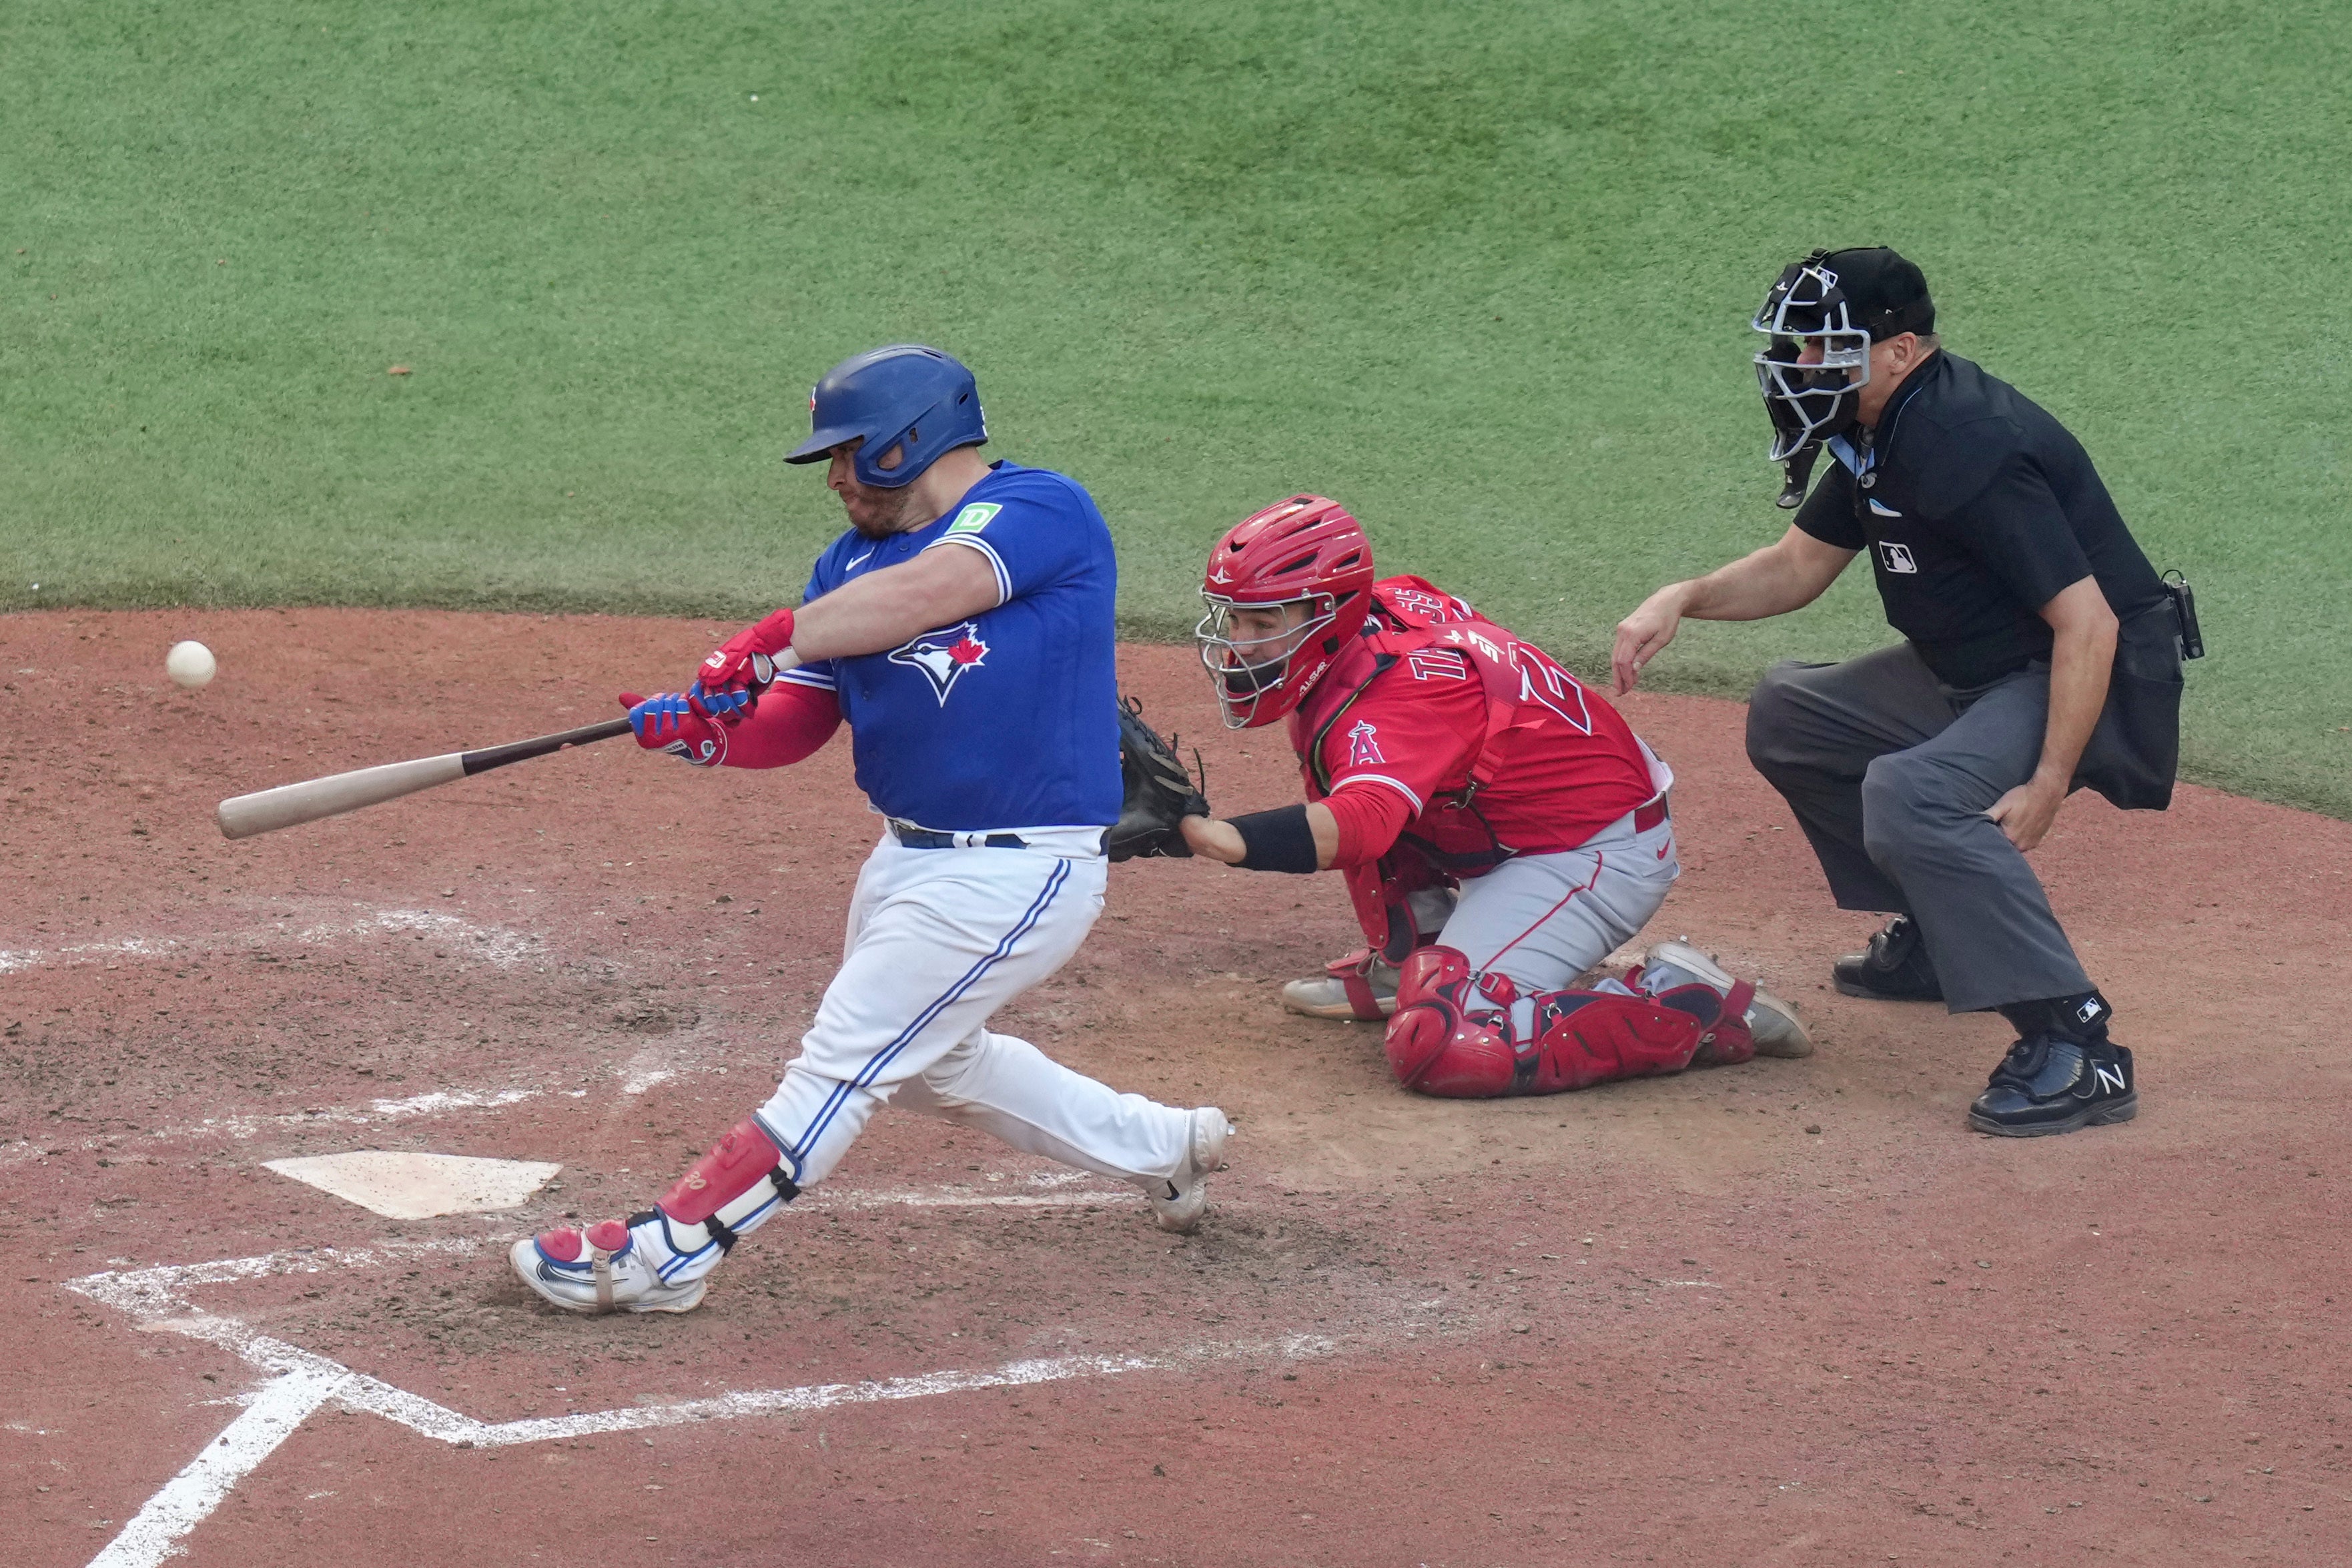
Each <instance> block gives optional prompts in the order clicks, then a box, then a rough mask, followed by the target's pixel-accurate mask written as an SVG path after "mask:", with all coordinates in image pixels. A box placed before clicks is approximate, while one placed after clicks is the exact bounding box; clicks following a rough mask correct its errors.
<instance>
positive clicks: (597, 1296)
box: [507, 1212, 719, 1312]
mask: <svg viewBox="0 0 2352 1568" xmlns="http://www.w3.org/2000/svg"><path fill="white" fill-rule="evenodd" d="M631 1217H632V1218H633V1219H635V1220H636V1221H638V1223H637V1224H636V1225H635V1226H628V1225H624V1224H622V1223H621V1222H620V1221H619V1220H616V1219H608V1220H604V1221H602V1222H600V1223H598V1224H595V1225H592V1226H588V1227H587V1228H586V1229H584V1230H576V1229H571V1228H566V1229H563V1230H548V1231H541V1233H540V1234H539V1235H537V1236H533V1237H524V1238H523V1239H522V1240H520V1241H518V1242H516V1243H515V1244H514V1249H513V1250H512V1251H510V1252H509V1253H508V1254H507V1258H508V1261H509V1262H511V1263H512V1264H513V1265H514V1271H515V1273H516V1275H517V1276H518V1277H520V1279H521V1280H522V1282H523V1283H524V1284H526V1285H528V1286H530V1288H531V1289H533V1290H534V1291H536V1292H538V1294H539V1297H540V1299H541V1300H544V1301H549V1302H551V1303H553V1304H554V1305H556V1306H558V1307H561V1308H562V1309H563V1310H565V1311H567V1312H691V1311H692V1310H695V1309H696V1308H697V1307H699V1306H700V1305H702V1293H703V1290H704V1289H705V1288H706V1287H707V1285H708V1280H707V1279H706V1278H705V1277H706V1276H707V1275H708V1274H709V1268H707V1267H706V1268H697V1269H693V1270H691V1272H692V1273H693V1276H694V1277H693V1278H692V1279H678V1280H675V1281H673V1280H666V1279H663V1278H662V1275H661V1272H660V1270H659V1268H658V1264H659V1263H660V1262H663V1261H671V1262H675V1261H677V1260H676V1259H674V1258H672V1257H671V1254H670V1253H669V1249H668V1248H667V1247H666V1246H665V1245H664V1240H663V1237H662V1235H661V1216H660V1215H659V1213H658V1212H655V1213H648V1214H644V1215H632V1216H631ZM708 1250H709V1252H710V1253H711V1254H712V1255H713V1258H712V1261H714V1262H715V1261H716V1255H717V1253H718V1251H719V1248H718V1247H715V1246H714V1247H710V1248H709V1249H708ZM694 1261H697V1262H699V1261H701V1259H699V1258H697V1259H695V1260H694ZM673 1272H685V1271H684V1270H677V1269H673Z"/></svg>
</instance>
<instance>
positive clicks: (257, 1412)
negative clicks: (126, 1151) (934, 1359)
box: [66, 1193, 1338, 1568]
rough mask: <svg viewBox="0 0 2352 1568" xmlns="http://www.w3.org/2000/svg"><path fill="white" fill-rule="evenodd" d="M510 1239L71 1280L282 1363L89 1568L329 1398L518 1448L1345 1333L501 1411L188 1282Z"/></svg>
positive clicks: (136, 1312) (272, 1446) (1128, 1368)
mask: <svg viewBox="0 0 2352 1568" xmlns="http://www.w3.org/2000/svg"><path fill="white" fill-rule="evenodd" d="M1106 1195H1111V1196H1117V1195H1123V1194H1084V1193H1054V1194H856V1196H857V1197H858V1198H861V1199H869V1200H872V1201H873V1202H876V1203H883V1202H901V1203H903V1202H908V1201H915V1200H922V1199H927V1198H928V1199H929V1200H930V1201H935V1202H940V1203H954V1202H959V1201H961V1202H970V1203H974V1204H982V1205H985V1204H1002V1203H1009V1202H1022V1201H1024V1200H1025V1201H1027V1202H1031V1203H1040V1204H1045V1203H1060V1204H1073V1203H1086V1202H1098V1201H1100V1200H1101V1198H1102V1197H1104V1196H1106ZM844 1206H866V1205H865V1204H864V1203H856V1204H852V1205H844ZM508 1239H510V1238H509V1237H456V1238H450V1239H444V1240H418V1241H392V1242H386V1243H383V1244H382V1245H380V1246H376V1247H354V1248H336V1247H320V1248H317V1249H300V1250H294V1251H287V1252H273V1253H266V1254H261V1255H258V1256H255V1257H249V1258H218V1259H215V1260H213V1261H210V1262H205V1263H185V1264H162V1265H157V1266H155V1267H152V1268H139V1269H131V1270H129V1271H125V1272H116V1271H113V1270H108V1271H106V1272H103V1273H99V1274H91V1275H86V1276H84V1277H82V1278H80V1279H71V1280H68V1281H67V1282H66V1289H69V1290H73V1291H76V1292H78V1293H79V1294H81V1295H84V1296H87V1297H89V1298H90V1299H91V1300H95V1301H98V1302H100V1304H102V1305H105V1306H109V1307H112V1308H114V1309H116V1310H119V1311H121V1312H123V1313H125V1314H126V1315H128V1316H129V1317H131V1320H132V1321H133V1324H134V1326H136V1327H137V1328H139V1329H141V1330H142V1331H148V1332H155V1333H174V1334H184V1335H186V1336H187V1337H189V1338H192V1339H196V1340H202V1341H205V1342H208V1343H211V1344H215V1345H218V1346H220V1347H221V1348H223V1349H225V1350H227V1351H230V1352H234V1353H235V1354H236V1355H237V1356H239V1357H240V1358H241V1359H243V1360H244V1361H245V1362H246V1363H247V1364H248V1365H251V1366H253V1367H254V1368H256V1369H257V1370H258V1371H261V1372H265V1373H271V1374H273V1375H272V1377H271V1380H270V1381H269V1382H268V1383H266V1384H263V1385H262V1386H261V1388H260V1389H259V1390H257V1392H256V1393H255V1394H253V1395H252V1396H251V1397H250V1399H249V1400H248V1401H247V1404H246V1406H245V1409H244V1410H243V1411H242V1412H241V1413H240V1414H239V1415H237V1417H236V1419H235V1420H233V1421H231V1422H230V1423H229V1425H228V1426H227V1428H226V1430H225V1431H223V1432H222V1433H221V1435H220V1436H218V1437H216V1438H215V1439H214V1440H213V1441H212V1442H211V1443H209V1444H207V1445H206V1446H205V1449H204V1451H203V1452H201V1453H199V1454H198V1455H197V1456H196V1457H195V1458H194V1459H192V1460H190V1461H189V1462H188V1463H187V1465H186V1466H184V1468H182V1469H181V1470H180V1472H179V1473H178V1474H177V1475H175V1476H173V1478H172V1479H170V1480H169V1481H166V1482H165V1483H164V1484H163V1488H162V1489H159V1490H158V1491H157V1492H156V1493H155V1494H154V1495H153V1496H152V1497H151V1498H149V1499H148V1500H147V1501H146V1502H145V1503H144V1504H142V1506H141V1508H140V1510H139V1511H138V1512H137V1513H136V1514H134V1515H133V1516H132V1517H131V1520H130V1521H129V1522H128V1523H126V1524H125V1525H124V1526H123V1528H122V1530H121V1532H120V1533H118V1534H117V1535H116V1536H115V1538H114V1539H113V1540H112V1541H110V1542H108V1543H107V1544H106V1546H105V1548H104V1549H103V1550H101V1551H100V1552H99V1554H98V1555H97V1556H96V1557H94V1558H92V1559H91V1560H90V1568H158V1565H159V1564H161V1563H163V1560H164V1559H165V1558H166V1557H169V1556H173V1555H175V1554H180V1553H183V1552H184V1551H185V1550H186V1549H185V1548H184V1546H182V1545H181V1544H180V1542H182V1541H183V1540H184V1538H185V1537H186V1536H187V1535H188V1533H189V1532H190V1531H194V1529H195V1527H196V1526H197V1525H199V1524H201V1523H203V1522H204V1521H205V1519H206V1518H208V1517H210V1516H211V1514H212V1513H213V1511H214V1510H215V1509H217V1508H218V1507H219V1506H220V1504H221V1502H222V1500H224V1499H226V1497H227V1496H228V1494H229V1493H230V1491H232V1490H233V1489H235V1488H236V1483H237V1482H238V1481H240V1480H242V1479H245V1477H247V1476H248V1475H250V1474H252V1473H253V1471H254V1469H255V1468H257V1467H258V1466H259V1465H260V1464H261V1462H262V1461H263V1460H265V1459H267V1458H268V1457H269V1456H270V1454H271V1453H273V1452H275V1451H276V1450H277V1448H278V1445H279V1444H281V1443H283V1442H285V1440H286V1439H287V1438H288V1437H289V1436H293V1434H294V1432H295V1431H296V1429H297V1428H299V1426H301V1424H302V1423H303V1421H305V1420H306V1419H308V1418H309V1416H310V1415H311V1413H312V1412H314V1411H316V1410H318V1409H320V1408H321V1407H322V1406H324V1405H330V1404H332V1405H336V1406H338V1407H339V1408H341V1409H343V1410H346V1411H350V1412H352V1413H355V1414H361V1415H381V1416H383V1417H384V1418H385V1419H386V1420H389V1421H393V1422H396V1423H397V1424H399V1425H401V1426H405V1427H407V1428H409V1429H410V1430H411V1431H413V1432H415V1433H417V1434H419V1435H420V1436H425V1437H429V1438H432V1439H434V1440H436V1441H438V1442H442V1443H447V1444H451V1445H453V1446H464V1447H514V1446H516V1445H520V1444H525V1443H546V1442H556V1441H562V1440H564V1439H567V1438H577V1437H586V1436H601V1435H604V1434H607V1433H614V1432H638V1431H647V1430H651V1429H654V1428H656V1427H663V1426H687V1425H689V1424H692V1423H695V1422H699V1421H732V1420H740V1419H742V1418H744V1417H747V1416H757V1415H796V1414H804V1413H807V1412H810V1411H817V1410H827V1409H832V1408H835V1407H836V1406H841V1405H872V1404H880V1403H884V1402H887V1401H891V1400H900V1399H923V1398H929V1397H931V1396H934V1395H937V1394H966V1393H973V1392H978V1391H982V1390H986V1389H992V1388H1018V1387H1024V1386H1027V1385H1031V1384H1041V1383H1056V1382H1062V1381H1065V1380H1067V1379H1070V1378H1077V1377H1111V1376H1118V1375H1119V1374H1122V1373H1135V1372H1162V1371H1173V1370H1178V1369H1181V1368H1183V1367H1186V1366H1192V1365H1199V1364H1202V1363H1208V1362H1215V1361H1234V1360H1242V1359H1249V1360H1266V1361H1276V1362H1285V1361H1298V1360H1306V1359H1310V1358H1315V1357H1321V1356H1327V1355H1330V1354H1332V1353H1333V1352H1335V1351H1336V1350H1337V1349H1338V1346H1337V1344H1336V1342H1333V1341H1332V1340H1330V1339H1328V1338H1325V1337H1324V1336H1321V1335H1316V1334H1289V1335H1285V1336H1283V1337H1281V1338H1279V1339H1276V1340H1271V1341H1251V1342H1204V1343H1201V1344H1195V1345H1191V1346H1186V1347H1183V1348H1181V1349H1178V1350H1175V1351H1170V1352H1155V1353H1147V1354H1127V1355H1062V1356H1045V1357H1031V1358H1026V1359H1024V1360H1020V1361H1012V1362H1006V1363H1002V1364H1000V1365H997V1366H993V1367H984V1368H946V1369H942V1370H940V1371H938V1372H930V1373H918V1374H916V1375H914V1376H909V1377H887V1378H873V1379H867V1380H865V1381H862V1382H858V1383H826V1384H810V1385H807V1386H803V1387H800V1388H772V1389H750V1390H740V1391H734V1392H730V1393H727V1394H719V1395H716V1396H714V1397H710V1398H704V1399H684V1400H678V1401H676V1402H674V1403H670V1404H663V1405H632V1406H627V1407H624V1408H620V1409H614V1410H595V1411H582V1412H577V1413H574V1414H572V1415H534V1416H524V1417H521V1418H520V1419H517V1420H513V1421H498V1422H491V1421H483V1420H480V1419H478V1417H475V1416H471V1415H465V1414H464V1413H463V1412H460V1411H457V1410H452V1409H450V1408H449V1407H448V1406H447V1405H442V1404H439V1403H437V1402H436V1401H434V1400H431V1399H427V1398H425V1396H424V1395H423V1394H414V1393H411V1392H410V1391H408V1390H407V1389H404V1388H400V1387H397V1386H395V1385H394V1384H389V1383H386V1382H384V1381H383V1379H381V1378H377V1377H372V1376H369V1375H367V1374H366V1373H355V1372H353V1371H352V1370H351V1369H350V1368H349V1367H347V1366H344V1365H343V1364H342V1363H340V1362H336V1361H333V1360H331V1359H330V1358H328V1357H326V1356H322V1355H320V1354H317V1353H316V1352H311V1351H306V1350H303V1349H301V1348H300V1347H299V1346H296V1345H291V1344H289V1343H287V1342H285V1341H283V1340H279V1339H276V1338H273V1337H272V1336H270V1335H268V1334H263V1333H259V1332H257V1331H255V1330H254V1329H252V1328H251V1327H250V1326H249V1325H247V1323H245V1322H244V1321H241V1320H239V1319H236V1318H235V1317H229V1316H225V1315H221V1314H216V1313H209V1312H204V1311H200V1310H196V1309H195V1308H194V1306H193V1305H192V1304H191V1303H190V1302H189V1301H188V1300H186V1292H187V1291H189V1290H191V1289H194V1288H196V1287H198V1286H202V1285H217V1284H226V1283H229V1282H233V1281H236V1280H243V1279H262V1278H266V1277H268V1276H271V1275H280V1274H295V1273H317V1272H321V1271H323V1270H324V1269H327V1268H364V1267H370V1266H376V1265H383V1264H389V1263H394V1262H397V1261H399V1260H401V1259H404V1258H415V1257H419V1256H435V1255H438V1256H443V1257H464V1256H470V1255H473V1254H476V1253H479V1252H481V1251H482V1250H484V1249H485V1248H487V1247H493V1246H497V1245H500V1244H502V1243H503V1242H505V1241H506V1240H508ZM173 1314H177V1315H173Z"/></svg>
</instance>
